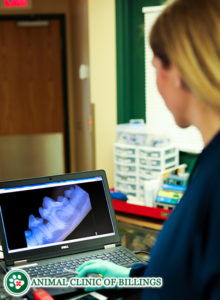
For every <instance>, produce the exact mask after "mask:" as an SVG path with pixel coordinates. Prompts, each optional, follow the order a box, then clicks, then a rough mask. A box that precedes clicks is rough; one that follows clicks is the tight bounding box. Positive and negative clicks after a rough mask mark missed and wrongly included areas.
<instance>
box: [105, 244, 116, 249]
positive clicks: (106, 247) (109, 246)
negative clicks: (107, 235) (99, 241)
mask: <svg viewBox="0 0 220 300" xmlns="http://www.w3.org/2000/svg"><path fill="white" fill-rule="evenodd" d="M115 246H116V245H115V244H108V245H104V249H109V248H115Z"/></svg>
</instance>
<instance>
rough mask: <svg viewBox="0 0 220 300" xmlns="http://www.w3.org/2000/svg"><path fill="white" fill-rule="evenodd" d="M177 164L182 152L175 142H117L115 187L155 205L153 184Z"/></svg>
mask: <svg viewBox="0 0 220 300" xmlns="http://www.w3.org/2000/svg"><path fill="white" fill-rule="evenodd" d="M119 126H120V125H119ZM155 139H156V138H155ZM152 140H154V139H153V138H152V139H151V141H152ZM145 141H146V140H145ZM178 164H179V153H178V150H177V149H176V147H175V146H174V145H173V144H172V143H170V144H169V145H165V146H162V144H160V147H157V146H155V147H148V146H143V145H141V146H140V145H130V144H123V143H121V142H120V143H119V142H117V143H115V144H114V181H115V190H116V191H119V192H122V193H125V194H126V195H127V196H128V198H129V199H133V200H132V201H138V202H139V203H142V205H147V206H149V205H151V206H152V205H153V204H152V203H153V202H152V197H153V196H154V193H153V190H154V185H156V182H158V180H159V181H160V180H161V178H162V174H163V172H164V171H165V170H166V169H168V168H172V167H175V166H177V165H178ZM148 185H149V187H148V188H146V186H148ZM150 195H151V197H150Z"/></svg>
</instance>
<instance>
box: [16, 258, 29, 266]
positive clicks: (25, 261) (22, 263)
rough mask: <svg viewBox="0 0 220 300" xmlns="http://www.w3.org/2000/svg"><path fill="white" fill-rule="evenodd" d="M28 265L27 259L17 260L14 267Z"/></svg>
mask: <svg viewBox="0 0 220 300" xmlns="http://www.w3.org/2000/svg"><path fill="white" fill-rule="evenodd" d="M26 263H27V260H26V259H23V260H17V261H15V262H14V265H15V266H19V265H24V264H26Z"/></svg>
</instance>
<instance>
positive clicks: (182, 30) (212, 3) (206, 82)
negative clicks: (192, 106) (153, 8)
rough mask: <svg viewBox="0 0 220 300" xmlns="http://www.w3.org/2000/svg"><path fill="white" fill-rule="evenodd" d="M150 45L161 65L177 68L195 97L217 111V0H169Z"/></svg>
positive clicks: (219, 65)
mask: <svg viewBox="0 0 220 300" xmlns="http://www.w3.org/2000/svg"><path fill="white" fill-rule="evenodd" d="M150 45H151V48H152V50H153V52H154V54H155V55H156V56H158V57H159V58H160V59H161V60H162V62H163V65H164V67H166V68H168V67H169V66H170V65H174V66H176V67H177V69H178V70H179V72H180V74H181V76H182V79H183V82H184V83H185V86H186V87H188V88H189V89H190V90H191V92H192V93H193V94H194V95H195V96H196V97H197V99H199V100H201V101H204V102H206V103H207V104H208V105H211V106H213V107H215V108H217V109H218V110H220V0H173V1H169V3H168V5H167V6H165V9H164V10H163V12H162V13H161V14H160V15H159V17H158V18H157V20H156V21H155V23H154V25H153V27H152V29H151V33H150Z"/></svg>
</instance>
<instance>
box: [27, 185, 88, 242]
mask: <svg viewBox="0 0 220 300" xmlns="http://www.w3.org/2000/svg"><path fill="white" fill-rule="evenodd" d="M91 208H92V206H91V202H90V198H89V194H88V193H87V192H85V191H84V190H83V189H82V188H80V187H79V186H77V185H74V186H72V187H70V188H68V189H67V190H65V191H64V195H60V196H58V197H57V199H52V198H50V197H44V198H43V203H42V207H40V208H39V214H40V216H41V218H38V217H35V216H34V215H33V214H31V215H30V216H29V222H28V230H25V238H26V242H27V246H28V247H33V246H38V245H43V244H49V243H54V242H60V241H63V240H64V239H65V238H66V237H67V236H68V235H69V234H70V233H71V232H72V231H73V230H74V229H75V228H76V227H77V226H78V225H79V224H80V223H81V222H82V220H83V219H84V218H85V217H86V216H87V214H88V213H89V212H90V210H91Z"/></svg>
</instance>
